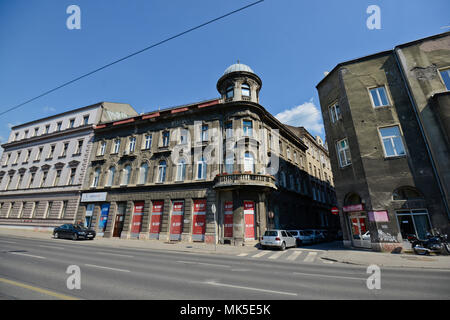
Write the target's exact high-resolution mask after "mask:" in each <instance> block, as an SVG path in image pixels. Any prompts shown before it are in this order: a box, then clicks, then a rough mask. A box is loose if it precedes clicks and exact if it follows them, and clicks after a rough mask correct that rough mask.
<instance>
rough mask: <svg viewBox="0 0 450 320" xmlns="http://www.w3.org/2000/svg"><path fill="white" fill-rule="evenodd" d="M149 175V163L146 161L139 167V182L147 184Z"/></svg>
mask: <svg viewBox="0 0 450 320" xmlns="http://www.w3.org/2000/svg"><path fill="white" fill-rule="evenodd" d="M147 176H148V164H147V162H144V163H143V164H141V168H140V169H139V184H145V183H146V182H147Z"/></svg>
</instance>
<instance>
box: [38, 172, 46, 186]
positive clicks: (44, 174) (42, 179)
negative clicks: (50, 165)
mask: <svg viewBox="0 0 450 320" xmlns="http://www.w3.org/2000/svg"><path fill="white" fill-rule="evenodd" d="M47 176H48V171H43V172H42V177H41V184H40V187H41V188H42V187H44V186H45V184H46V181H47Z"/></svg>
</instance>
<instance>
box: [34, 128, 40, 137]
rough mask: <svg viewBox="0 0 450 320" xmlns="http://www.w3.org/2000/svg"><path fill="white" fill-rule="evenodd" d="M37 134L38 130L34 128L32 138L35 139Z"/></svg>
mask: <svg viewBox="0 0 450 320" xmlns="http://www.w3.org/2000/svg"><path fill="white" fill-rule="evenodd" d="M38 132H39V128H34V136H33V137H36V136H37V135H38Z"/></svg>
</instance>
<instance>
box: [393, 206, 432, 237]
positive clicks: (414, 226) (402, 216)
mask: <svg viewBox="0 0 450 320" xmlns="http://www.w3.org/2000/svg"><path fill="white" fill-rule="evenodd" d="M397 220H398V224H399V227H400V232H401V234H402V238H403V239H404V240H406V239H407V237H408V235H415V236H416V237H418V238H419V239H426V237H427V233H429V232H431V224H430V219H429V216H428V211H427V210H425V209H416V210H399V211H397Z"/></svg>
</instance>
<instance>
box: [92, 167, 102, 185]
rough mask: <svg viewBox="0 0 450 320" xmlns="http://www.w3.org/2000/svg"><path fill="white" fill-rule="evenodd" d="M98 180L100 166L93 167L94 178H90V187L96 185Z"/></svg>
mask: <svg viewBox="0 0 450 320" xmlns="http://www.w3.org/2000/svg"><path fill="white" fill-rule="evenodd" d="M99 180H100V168H97V169H95V172H94V179H93V180H92V185H91V187H97V186H98V181H99Z"/></svg>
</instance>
